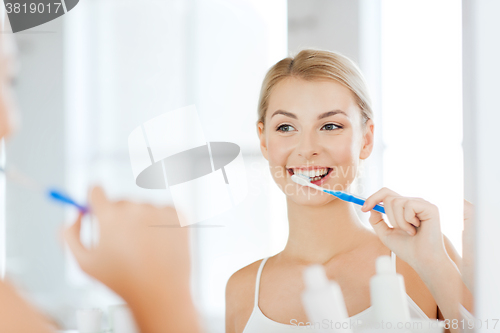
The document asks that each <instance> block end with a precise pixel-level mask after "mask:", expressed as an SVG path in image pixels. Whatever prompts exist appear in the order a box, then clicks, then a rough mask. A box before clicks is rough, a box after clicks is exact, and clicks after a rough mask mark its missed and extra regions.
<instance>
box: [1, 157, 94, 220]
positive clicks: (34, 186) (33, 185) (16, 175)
mask: <svg viewBox="0 0 500 333" xmlns="http://www.w3.org/2000/svg"><path fill="white" fill-rule="evenodd" d="M0 172H3V173H4V174H5V175H6V176H7V177H9V179H11V180H12V181H15V182H16V183H18V184H20V185H23V186H24V187H26V188H29V189H31V190H33V191H36V192H42V193H43V194H44V195H46V196H48V197H49V198H50V199H52V200H55V201H59V202H62V203H65V204H68V205H72V206H74V207H76V208H78V210H79V211H80V212H81V213H82V214H85V213H88V212H89V209H88V208H87V207H86V206H83V205H80V204H78V203H76V202H75V201H74V200H73V199H71V197H70V196H69V195H67V194H65V193H64V192H62V191H61V190H58V189H55V188H44V187H43V186H41V185H40V184H38V183H37V182H35V181H34V180H32V179H30V178H29V177H27V176H26V175H24V174H23V173H21V172H19V171H17V170H16V169H14V168H12V167H9V169H7V170H6V169H4V168H2V167H0Z"/></svg>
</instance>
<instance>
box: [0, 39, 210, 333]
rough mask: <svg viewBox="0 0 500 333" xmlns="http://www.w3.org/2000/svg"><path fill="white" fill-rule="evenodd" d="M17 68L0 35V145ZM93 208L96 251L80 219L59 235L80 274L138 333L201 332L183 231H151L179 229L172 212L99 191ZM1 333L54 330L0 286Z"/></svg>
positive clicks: (9, 125) (8, 126)
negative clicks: (111, 297) (128, 316)
mask: <svg viewBox="0 0 500 333" xmlns="http://www.w3.org/2000/svg"><path fill="white" fill-rule="evenodd" d="M14 68H15V54H14V43H13V40H12V35H9V34H8V33H2V34H0V139H2V138H4V137H5V136H7V135H9V134H11V133H12V132H13V130H14V128H13V123H14V119H15V112H14V103H13V99H12V93H11V88H10V84H11V80H12V78H13V77H14V75H15V72H14ZM90 207H91V210H92V214H93V215H95V216H96V217H97V220H98V222H99V227H100V239H99V244H98V245H97V246H96V247H95V248H92V249H90V250H89V249H87V248H85V247H84V246H83V245H82V243H81V242H80V225H81V216H79V218H78V219H77V221H76V222H75V223H74V224H73V225H72V226H70V227H68V228H66V229H64V230H63V231H64V232H63V234H62V235H63V236H64V238H65V240H66V241H67V243H68V245H69V247H70V249H71V251H72V252H73V254H74V255H75V258H76V259H77V261H78V263H79V264H80V267H81V268H82V269H83V271H85V272H86V273H88V274H89V275H91V276H92V277H94V278H96V279H98V280H99V281H101V282H102V283H104V284H105V285H107V286H108V287H109V288H110V289H112V290H113V291H115V292H116V293H117V294H118V295H120V296H121V297H122V298H123V299H124V300H125V301H126V302H127V303H128V305H129V307H130V308H131V310H132V312H133V314H134V317H135V319H136V322H137V324H138V326H139V328H140V330H141V332H144V333H148V332H151V333H156V332H186V333H187V332H189V333H195V332H200V331H201V327H200V323H199V319H198V316H197V313H196V309H195V307H194V305H193V302H192V300H191V295H190V289H189V288H190V287H189V270H190V258H189V247H188V230H187V229H186V228H180V227H179V228H150V227H149V225H158V224H165V225H176V226H179V221H178V218H177V213H176V211H175V209H173V208H172V207H164V208H159V207H154V206H151V205H146V204H138V203H132V202H128V201H120V202H112V201H110V200H108V199H107V197H106V195H105V194H104V192H103V190H102V189H101V188H99V187H96V188H94V189H93V190H92V191H91V195H90ZM160 229H163V231H161V230H160ZM0 332H15V333H35V332H36V333H51V332H52V333H55V330H54V327H53V325H51V323H50V322H49V320H48V319H47V318H45V317H44V316H43V315H42V314H40V313H39V312H37V311H36V310H35V309H34V308H33V307H32V306H31V305H30V304H28V303H27V302H26V301H25V300H23V299H22V298H21V297H20V296H19V295H18V294H17V292H16V291H15V290H14V288H13V287H12V285H11V284H10V283H8V282H5V281H2V280H0Z"/></svg>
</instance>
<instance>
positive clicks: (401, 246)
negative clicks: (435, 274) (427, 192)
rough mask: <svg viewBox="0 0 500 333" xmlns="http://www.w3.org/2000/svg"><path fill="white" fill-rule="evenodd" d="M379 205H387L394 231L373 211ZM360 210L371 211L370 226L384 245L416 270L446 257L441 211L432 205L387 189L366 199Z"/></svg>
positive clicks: (386, 209) (386, 208)
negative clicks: (431, 261) (440, 217)
mask: <svg viewBox="0 0 500 333" xmlns="http://www.w3.org/2000/svg"><path fill="white" fill-rule="evenodd" d="M380 202H383V203H384V208H385V212H386V215H387V218H388V219H389V222H390V223H391V225H392V226H393V227H392V228H391V227H389V226H388V225H387V223H386V222H385V221H384V218H383V216H382V214H381V213H379V212H377V211H374V210H371V209H373V207H374V206H375V205H376V204H378V203H380ZM361 210H362V211H363V212H367V211H370V213H371V215H370V219H369V221H370V224H371V225H372V226H373V228H374V230H375V232H376V234H377V235H378V236H379V238H380V240H381V241H382V243H383V244H384V245H385V246H387V247H388V248H390V249H391V250H392V251H393V252H394V253H396V255H397V256H398V257H400V258H401V259H403V260H404V261H405V262H407V263H408V264H409V265H410V266H412V267H413V268H414V269H415V270H417V269H420V268H421V267H427V266H428V264H429V261H430V260H433V261H439V260H443V259H446V258H447V254H446V249H445V246H444V242H443V236H442V234H441V226H440V222H439V210H438V208H437V206H435V205H433V204H431V203H430V202H428V201H425V200H424V199H421V198H409V197H403V196H401V195H399V194H398V193H396V192H394V191H392V190H390V189H388V188H385V187H384V188H382V189H381V190H379V191H377V192H376V193H374V194H373V195H371V196H370V197H369V198H368V199H366V201H365V205H364V206H363V207H362V208H361Z"/></svg>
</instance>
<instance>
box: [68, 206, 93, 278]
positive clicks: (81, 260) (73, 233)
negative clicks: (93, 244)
mask: <svg viewBox="0 0 500 333" xmlns="http://www.w3.org/2000/svg"><path fill="white" fill-rule="evenodd" d="M82 216H83V214H79V215H78V218H77V219H76V221H75V223H73V224H72V225H71V226H69V227H67V228H66V229H64V230H63V231H62V234H63V238H64V240H65V241H66V243H67V244H68V247H69V249H70V250H71V252H72V253H73V255H74V256H75V259H76V261H78V264H79V265H80V267H82V266H83V265H85V261H86V258H87V254H88V251H87V249H86V248H85V246H83V244H82V242H81V241H80V228H81V224H82ZM82 269H83V267H82Z"/></svg>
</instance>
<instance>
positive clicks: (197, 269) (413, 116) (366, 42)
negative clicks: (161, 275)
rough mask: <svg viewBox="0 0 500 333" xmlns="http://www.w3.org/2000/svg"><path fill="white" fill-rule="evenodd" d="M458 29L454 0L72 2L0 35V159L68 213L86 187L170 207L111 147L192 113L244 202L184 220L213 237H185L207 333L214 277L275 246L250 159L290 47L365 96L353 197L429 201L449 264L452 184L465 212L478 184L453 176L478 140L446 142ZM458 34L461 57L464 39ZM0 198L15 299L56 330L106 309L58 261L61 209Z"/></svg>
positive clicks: (106, 293) (18, 191)
mask: <svg viewBox="0 0 500 333" xmlns="http://www.w3.org/2000/svg"><path fill="white" fill-rule="evenodd" d="M464 3H467V1H464ZM474 6H476V7H478V6H479V5H470V8H472V7H474ZM492 6H495V5H492ZM479 12H480V11H471V12H470V16H471V17H472V16H473V15H472V14H474V15H476V16H474V18H475V20H474V21H471V22H479V21H481V20H480V18H478V16H477V15H479V14H478V13H479ZM488 13H489V11H488V10H484V12H483V15H486V16H487V15H489V14H488ZM468 15H469V13H464V12H463V8H462V2H461V1H456V0H440V1H429V0H425V1H400V0H314V1H301V0H288V1H286V0H273V1H266V0H244V1H243V0H240V1H229V0H188V1H181V0H169V1H160V0H156V1H155V0H141V1H138V0H134V1H132V0H120V1H118V0H85V1H81V2H80V3H79V4H78V6H77V7H76V8H75V9H74V10H72V11H71V12H69V13H68V14H66V15H64V16H63V17H61V18H59V19H57V20H54V21H51V22H49V23H47V24H44V25H42V26H39V27H36V28H33V29H30V30H27V31H24V32H19V33H16V34H15V38H16V41H17V45H18V49H19V56H20V65H21V67H20V73H19V77H18V80H17V82H16V87H15V89H16V92H17V96H18V104H19V107H20V109H21V115H22V126H21V129H20V131H19V132H18V133H17V134H16V135H15V136H14V137H12V138H11V139H10V140H9V141H8V142H6V144H5V146H6V147H5V148H6V149H5V150H2V151H4V154H3V156H2V158H3V161H4V163H6V165H7V166H8V165H9V164H11V165H15V166H16V167H17V168H18V169H20V170H22V171H23V172H25V173H26V174H27V175H29V176H30V177H32V178H34V179H37V180H39V181H40V182H42V183H44V184H48V185H56V186H59V187H61V188H64V189H66V190H67V191H68V192H69V193H71V194H72V195H73V196H74V197H76V198H77V199H79V200H80V201H82V202H84V201H85V198H86V192H87V190H88V188H89V186H90V185H91V184H94V183H101V184H103V186H104V187H105V189H106V190H107V191H108V193H109V194H110V196H111V197H113V198H116V199H119V198H120V199H121V198H129V199H136V200H140V201H147V202H152V203H157V204H167V203H171V202H172V201H171V197H170V195H169V191H168V189H167V190H145V189H141V188H139V187H138V186H136V185H135V179H134V177H133V174H132V169H131V166H130V159H129V155H128V146H127V144H128V141H127V140H128V135H129V134H130V132H131V131H132V130H133V129H135V128H136V127H137V126H139V125H140V124H142V123H144V122H145V121H147V120H149V119H151V118H154V117H155V116H158V115H160V114H163V113H165V112H167V111H171V110H174V109H177V108H180V107H183V106H186V105H190V104H195V105H196V107H197V110H198V113H199V116H200V119H201V123H202V125H203V130H204V135H205V137H206V139H207V141H228V142H233V143H236V144H238V145H239V146H240V147H241V150H242V154H243V158H244V161H245V165H246V167H247V177H248V184H249V193H248V197H247V198H246V199H245V200H244V202H243V203H241V204H240V205H238V206H237V207H236V208H234V209H232V210H230V211H227V212H225V213H224V214H222V215H219V216H217V217H214V218H212V219H210V220H207V221H205V222H203V223H202V225H203V224H207V225H222V227H218V228H208V227H207V228H203V227H199V228H191V235H192V253H193V275H192V282H193V295H194V298H195V302H196V304H197V306H198V308H199V311H200V313H201V314H202V315H203V317H204V319H205V321H206V327H207V331H208V332H222V331H223V330H224V311H225V305H224V297H225V295H224V294H225V284H226V282H227V280H228V278H229V277H230V275H231V274H232V273H233V272H235V271H236V270H238V269H239V268H241V267H243V266H246V265H248V264H250V263H252V262H254V261H256V260H259V259H261V258H263V257H265V256H270V255H274V254H276V253H277V252H279V251H281V250H282V249H283V247H284V246H285V243H286V240H287V236H288V225H287V216H286V206H285V196H284V194H283V193H282V192H281V191H280V190H279V188H278V187H277V186H276V185H275V184H274V182H273V180H272V178H271V175H270V173H269V169H268V164H267V161H266V160H265V159H264V158H263V156H262V154H261V152H260V149H259V142H258V139H257V130H256V127H255V122H256V120H257V101H258V95H259V91H260V86H261V83H262V80H263V78H264V75H265V73H266V71H267V70H268V69H269V68H270V67H271V66H272V65H273V64H274V63H276V62H277V61H279V60H281V59H282V58H284V57H287V56H288V55H293V54H295V53H297V52H298V51H299V50H300V49H302V48H307V47H312V48H320V49H327V50H331V51H337V52H340V53H342V54H344V55H346V56H348V57H349V58H351V59H352V60H353V61H355V62H356V63H357V64H358V65H359V67H360V68H361V70H362V72H363V73H364V75H365V77H366V79H367V81H368V84H369V88H370V91H371V97H372V99H373V102H374V111H375V119H374V121H375V134H376V139H375V140H376V144H375V149H374V152H373V154H372V156H371V157H370V158H369V159H368V160H367V162H366V163H365V165H364V166H365V169H364V172H363V173H362V177H361V178H360V179H359V182H358V184H357V187H356V189H357V193H358V194H360V195H363V196H369V195H371V194H372V193H374V192H375V191H377V190H379V189H380V188H381V187H384V186H385V187H389V188H391V189H393V190H394V191H396V192H398V193H399V194H401V195H404V196H411V197H422V198H424V199H426V200H428V201H430V202H432V203H434V204H436V205H437V206H438V207H439V210H440V216H441V228H442V231H443V233H444V234H445V235H446V236H448V238H449V239H450V240H451V241H452V243H453V244H454V246H455V248H456V249H457V251H458V252H459V253H462V238H461V237H462V234H461V231H462V229H463V198H464V187H465V191H466V192H467V193H470V196H471V197H470V198H468V197H467V195H466V198H467V199H469V200H471V201H473V200H475V198H476V197H477V193H478V191H479V190H478V189H477V188H476V183H475V182H474V181H473V177H475V175H476V174H478V173H479V172H480V170H479V169H478V168H477V167H476V166H477V164H474V163H472V164H471V165H470V166H467V165H466V169H465V170H464V153H465V154H473V153H474V154H476V145H477V144H478V142H479V141H474V140H471V141H468V142H464V129H465V127H466V126H464V121H463V119H470V118H474V116H473V115H472V114H473V110H475V104H474V103H475V102H474V101H476V99H475V98H476V97H474V98H473V97H471V98H470V99H467V98H465V97H464V96H462V92H463V87H462V86H463V85H462V83H463V73H462V69H463V68H465V66H464V65H463V59H462V57H463V52H462V49H463V45H462V42H463V37H462V36H463V31H462V28H463V26H464V22H463V18H464V17H469V16H468ZM478 24H479V23H478ZM478 29H479V28H478ZM467 31H469V32H470V33H471V35H470V36H471V39H470V41H469V42H470V43H471V44H470V45H472V44H474V43H476V42H477V41H476V40H475V39H474V38H473V37H474V36H475V35H473V33H475V31H476V30H471V29H469V30H467ZM478 31H479V30H478ZM484 43H485V44H486V42H484ZM474 45H476V44H474ZM495 50H496V49H495ZM477 59H478V58H477V57H476V56H475V55H474V54H470V55H468V58H467V59H466V60H467V61H470V64H476V62H477V61H478V60H477ZM467 68H469V67H467ZM471 73H472V74H470V75H471V76H469V78H472V76H474V75H475V74H474V73H473V72H471ZM467 84H470V82H468V83H467ZM464 98H465V99H464ZM464 100H465V101H466V103H469V104H468V106H467V107H468V108H467V109H464V105H463V103H464ZM497 110H498V108H497ZM464 112H465V114H464ZM474 112H476V111H474ZM468 117H470V118H468ZM497 117H498V116H497ZM496 119H498V118H496ZM466 125H467V124H466ZM188 130H189V128H188ZM465 131H469V132H467V134H466V135H469V138H473V137H474V138H475V137H476V134H478V133H476V132H474V130H472V129H470V128H469V129H465ZM478 135H479V134H478ZM478 138H479V137H478ZM478 140H479V139H478ZM477 154H480V153H479V152H478V153H477ZM467 156H469V155H466V160H467ZM470 156H472V155H470ZM476 158H479V157H478V156H476ZM466 163H467V162H466ZM495 163H497V164H496V165H498V161H497V160H495ZM464 172H466V175H465V179H466V182H465V183H464ZM467 173H469V175H470V177H467ZM474 179H475V178H474ZM0 185H1V194H2V201H1V204H2V205H3V207H4V209H1V210H0V211H1V212H2V214H4V215H3V216H1V222H2V224H1V228H0V230H1V235H0V236H1V239H2V241H3V243H2V244H3V246H2V249H1V251H2V254H3V255H2V260H1V264H2V266H1V267H2V270H3V271H4V272H5V276H6V277H8V278H10V279H11V280H13V281H15V282H16V284H17V286H18V288H19V289H20V290H22V291H23V293H24V295H25V296H26V297H27V298H29V299H30V300H31V301H32V302H33V303H35V304H37V305H38V306H39V307H40V308H41V309H43V311H45V313H47V314H49V315H50V316H52V317H53V318H54V320H56V321H57V322H58V323H59V324H60V325H61V327H62V328H65V329H70V328H74V327H75V326H76V324H75V310H76V309H77V308H79V307H101V308H102V309H106V308H107V306H109V305H113V304H116V303H121V302H122V301H121V299H120V298H119V297H118V296H117V295H115V294H114V293H112V292H111V291H110V290H109V289H107V288H106V287H105V286H104V285H102V284H100V283H99V282H96V281H94V280H92V279H90V278H89V277H88V276H87V275H85V274H84V273H83V272H82V271H81V270H80V269H79V267H78V266H77V265H76V263H75V261H74V259H73V258H72V256H71V255H70V253H68V251H67V250H66V249H65V248H64V247H63V246H61V242H60V241H59V239H58V238H57V230H58V229H59V228H60V227H61V225H63V224H64V223H72V221H73V219H74V217H75V213H76V212H75V211H74V210H72V209H67V208H63V207H61V206H59V205H57V204H53V203H50V202H47V200H46V199H45V198H43V197H40V196H39V195H37V194H36V193H31V192H29V190H26V189H24V188H22V187H19V186H18V185H16V184H15V183H11V182H10V181H6V180H5V179H1V182H0ZM197 200H199V199H196V198H194V199H193V205H194V206H196V205H197V204H200V203H199V202H198V201H197ZM356 207H357V206H356ZM358 212H359V215H360V217H361V219H362V220H363V221H364V222H365V223H366V224H367V225H369V223H368V222H367V214H364V213H361V212H360V211H359V210H358ZM87 227H88V224H87ZM497 228H498V227H497ZM84 232H85V233H86V236H85V235H84V237H87V238H88V237H90V236H89V234H90V231H89V230H84ZM477 237H479V236H477ZM484 237H488V236H487V235H484ZM497 274H498V273H497ZM495 288H498V286H497V287H495ZM497 290H498V289H497Z"/></svg>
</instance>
